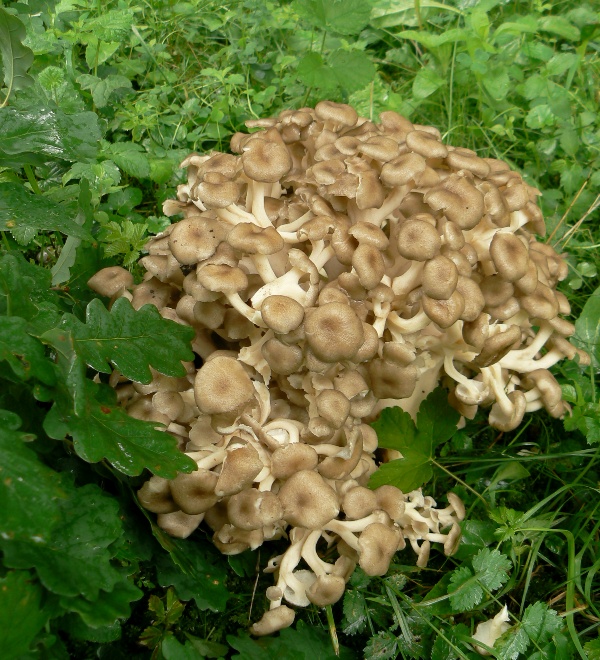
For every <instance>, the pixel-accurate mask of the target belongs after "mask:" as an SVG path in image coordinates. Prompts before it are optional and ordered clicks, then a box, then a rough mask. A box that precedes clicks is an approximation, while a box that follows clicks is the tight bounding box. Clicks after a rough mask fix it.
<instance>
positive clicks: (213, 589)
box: [157, 539, 231, 612]
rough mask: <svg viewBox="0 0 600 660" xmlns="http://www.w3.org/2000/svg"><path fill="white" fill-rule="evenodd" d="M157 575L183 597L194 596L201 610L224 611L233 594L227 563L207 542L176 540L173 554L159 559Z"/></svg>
mask: <svg viewBox="0 0 600 660" xmlns="http://www.w3.org/2000/svg"><path fill="white" fill-rule="evenodd" d="M176 561H177V562H178V564H179V565H178V564H176V563H175V562H176ZM157 578H158V583H159V584H160V585H161V586H163V587H168V586H173V587H174V588H175V591H176V593H177V596H178V597H179V598H180V599H181V600H192V599H193V600H194V601H195V603H196V605H197V606H198V608H199V609H201V610H212V611H213V612H223V611H225V606H226V604H227V601H228V600H229V598H230V597H231V594H230V593H229V591H228V590H227V587H226V586H225V580H226V578H227V571H226V568H225V563H224V562H223V560H222V557H221V556H220V555H219V554H218V553H217V551H216V550H215V549H214V548H213V547H212V546H210V545H208V544H207V543H193V542H189V541H187V542H185V543H182V542H181V541H179V540H177V539H173V550H172V551H171V555H170V556H169V555H163V556H162V557H161V558H160V559H159V561H158V566H157Z"/></svg>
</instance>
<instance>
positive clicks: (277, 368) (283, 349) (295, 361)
mask: <svg viewBox="0 0 600 660" xmlns="http://www.w3.org/2000/svg"><path fill="white" fill-rule="evenodd" d="M260 351H261V353H262V356H263V357H264V358H265V360H266V361H267V364H268V365H269V367H271V371H273V373H276V374H280V375H282V376H289V375H290V374H293V373H295V372H296V371H298V369H299V368H300V366H301V365H302V360H303V359H304V355H303V354H302V349H301V348H300V346H296V345H295V344H291V345H289V346H288V345H287V344H284V343H283V342H282V341H279V339H268V340H267V341H266V342H265V343H264V344H263V345H262V346H261V349H260Z"/></svg>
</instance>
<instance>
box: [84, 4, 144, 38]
mask: <svg viewBox="0 0 600 660" xmlns="http://www.w3.org/2000/svg"><path fill="white" fill-rule="evenodd" d="M132 25H133V11H132V10H131V9H110V10H108V11H103V12H102V13H101V14H99V15H98V16H96V17H95V18H91V19H88V20H87V21H86V22H85V25H84V26H83V27H84V29H85V31H86V32H89V33H91V34H93V35H94V36H96V37H97V38H98V39H101V40H102V41H119V42H120V41H123V40H124V39H126V38H127V37H128V36H129V35H130V34H131V26H132Z"/></svg>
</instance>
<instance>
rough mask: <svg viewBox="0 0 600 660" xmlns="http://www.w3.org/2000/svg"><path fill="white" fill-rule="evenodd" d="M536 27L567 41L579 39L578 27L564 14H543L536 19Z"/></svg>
mask: <svg viewBox="0 0 600 660" xmlns="http://www.w3.org/2000/svg"><path fill="white" fill-rule="evenodd" d="M538 29H539V30H541V31H542V32H550V34H555V35H556V36H558V37H561V38H563V39H566V40H567V41H579V38H580V36H581V34H580V32H579V29H578V28H577V27H575V25H573V23H571V22H570V21H568V20H567V19H566V18H564V16H544V17H543V18H541V19H539V21H538Z"/></svg>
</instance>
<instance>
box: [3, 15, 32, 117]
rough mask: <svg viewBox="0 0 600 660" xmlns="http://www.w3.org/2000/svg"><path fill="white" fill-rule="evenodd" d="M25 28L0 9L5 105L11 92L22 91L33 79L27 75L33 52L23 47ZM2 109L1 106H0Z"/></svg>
mask: <svg viewBox="0 0 600 660" xmlns="http://www.w3.org/2000/svg"><path fill="white" fill-rule="evenodd" d="M24 38H25V26H24V25H23V23H21V21H20V20H19V19H18V18H17V17H16V16H13V15H12V14H9V13H8V12H7V11H6V9H3V8H2V7H0V55H1V56H2V69H3V70H4V85H5V86H6V90H5V92H4V99H2V105H5V104H6V102H7V101H8V98H9V96H10V95H11V93H12V92H13V91H16V90H18V89H23V88H24V87H28V86H29V85H31V84H33V78H32V77H31V76H30V75H29V74H28V73H27V70H28V69H29V67H30V66H31V65H32V64H33V51H32V50H31V48H27V46H23V44H22V41H23V39H24ZM0 107H2V106H0Z"/></svg>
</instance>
